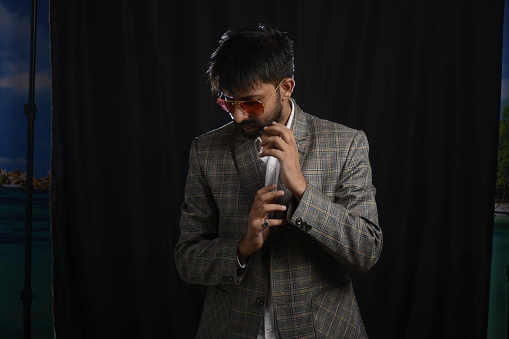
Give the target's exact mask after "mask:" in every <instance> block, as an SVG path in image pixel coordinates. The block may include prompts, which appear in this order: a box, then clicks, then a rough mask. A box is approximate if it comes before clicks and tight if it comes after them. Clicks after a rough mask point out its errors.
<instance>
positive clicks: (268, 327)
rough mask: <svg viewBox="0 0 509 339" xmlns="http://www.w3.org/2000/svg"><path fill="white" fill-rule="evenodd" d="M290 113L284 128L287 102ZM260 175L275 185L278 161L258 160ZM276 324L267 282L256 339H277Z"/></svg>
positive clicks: (270, 158)
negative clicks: (287, 115) (286, 116)
mask: <svg viewBox="0 0 509 339" xmlns="http://www.w3.org/2000/svg"><path fill="white" fill-rule="evenodd" d="M289 102H290V106H291V107H292V112H291V113H290V117H289V118H288V122H287V123H286V127H288V128H291V126H292V122H293V116H294V106H293V102H292V101H291V100H289ZM261 141H262V140H261V139H260V138H257V139H256V140H255V146H256V149H257V151H258V153H260V152H261V148H260V143H261ZM260 161H261V162H260V165H261V168H262V169H261V174H262V176H263V174H264V173H265V186H268V185H273V184H277V181H278V179H279V169H280V165H279V160H278V159H277V158H274V157H271V156H265V157H263V158H260ZM277 333H278V332H277V328H276V323H275V321H274V307H273V305H272V290H271V283H270V281H269V288H268V289H267V297H266V298H265V304H264V311H263V322H262V323H261V324H260V332H258V339H264V338H265V339H278V338H279V336H278V334H277Z"/></svg>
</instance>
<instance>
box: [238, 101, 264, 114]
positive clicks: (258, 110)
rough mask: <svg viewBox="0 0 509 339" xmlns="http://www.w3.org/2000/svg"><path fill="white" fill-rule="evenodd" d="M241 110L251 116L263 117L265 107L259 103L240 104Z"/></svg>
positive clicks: (247, 102)
mask: <svg viewBox="0 0 509 339" xmlns="http://www.w3.org/2000/svg"><path fill="white" fill-rule="evenodd" d="M239 105H240V108H242V110H243V111H244V112H246V113H247V114H249V115H262V114H263V108H264V107H263V105H262V103H261V102H259V101H246V102H242V103H240V104H239Z"/></svg>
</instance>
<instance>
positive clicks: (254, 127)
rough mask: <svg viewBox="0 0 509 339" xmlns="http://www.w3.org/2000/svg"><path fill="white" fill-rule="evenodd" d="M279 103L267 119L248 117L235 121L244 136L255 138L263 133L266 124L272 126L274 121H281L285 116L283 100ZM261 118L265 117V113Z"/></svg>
mask: <svg viewBox="0 0 509 339" xmlns="http://www.w3.org/2000/svg"><path fill="white" fill-rule="evenodd" d="M278 103H279V104H278V106H277V107H276V108H275V110H274V111H273V112H272V114H271V115H270V117H269V115H267V117H269V118H268V119H266V120H255V119H247V120H244V121H242V122H241V123H237V122H234V124H235V125H236V126H237V127H238V128H239V130H240V134H242V136H243V137H244V138H247V139H253V140H254V139H256V138H258V137H260V136H261V135H262V134H263V128H264V127H265V126H270V125H271V124H272V122H273V121H276V122H280V120H281V117H282V116H283V105H282V104H281V101H278ZM261 118H263V115H262V116H261ZM243 127H248V128H249V129H250V130H251V131H246V130H245V129H244V128H243Z"/></svg>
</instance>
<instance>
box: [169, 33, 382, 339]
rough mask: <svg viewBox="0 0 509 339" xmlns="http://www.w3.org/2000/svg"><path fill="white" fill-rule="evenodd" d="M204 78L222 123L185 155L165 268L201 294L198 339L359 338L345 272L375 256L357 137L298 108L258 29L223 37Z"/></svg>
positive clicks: (286, 44)
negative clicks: (173, 242)
mask: <svg viewBox="0 0 509 339" xmlns="http://www.w3.org/2000/svg"><path fill="white" fill-rule="evenodd" d="M208 76H209V81H210V83H211V87H212V91H213V92H214V93H216V94H218V95H219V99H217V102H218V104H219V105H220V106H221V107H222V108H224V109H225V110H226V111H227V112H228V113H230V115H231V116H232V118H233V122H231V123H229V124H227V125H225V126H223V127H221V128H219V129H216V130H214V131H211V132H209V133H207V134H205V135H202V136H200V137H198V138H196V139H195V140H194V141H193V143H192V146H191V151H190V160H189V173H188V177H187V183H186V191H185V201H184V203H183V205H182V217H181V222H180V227H181V236H180V239H179V241H178V244H177V246H176V248H175V260H176V264H177V268H178V270H179V273H180V275H181V276H182V278H183V279H184V280H185V281H186V282H189V283H192V284H202V285H207V286H208V290H207V296H206V300H205V305H204V309H203V313H202V316H201V320H200V325H199V330H198V334H197V337H198V338H300V339H302V338H365V337H367V335H366V331H365V329H364V325H363V323H362V320H361V317H360V313H359V310H358V307H357V302H356V299H355V296H354V292H353V288H352V283H351V281H350V278H349V273H348V272H349V270H352V271H360V272H364V271H367V270H369V269H370V268H371V267H372V266H373V265H374V264H375V263H376V261H377V260H378V257H379V255H380V251H381V248H382V233H381V230H380V228H379V226H378V214H377V209H376V203H375V188H374V187H373V185H372V182H371V168H370V164H369V159H368V143H367V140H366V137H365V135H364V133H363V132H362V131H357V130H353V129H350V128H347V127H345V126H342V125H339V124H335V123H332V122H328V121H325V120H321V119H319V118H317V117H314V116H311V115H309V114H307V113H304V112H303V111H302V110H301V109H300V108H299V106H297V104H296V102H295V101H294V100H293V99H292V98H291V95H292V91H293V89H294V86H295V81H294V79H293V43H292V41H291V40H290V39H289V38H288V37H287V36H286V34H284V33H282V32H280V31H278V30H275V29H272V28H270V27H268V26H263V25H261V26H259V27H258V28H256V29H240V30H231V31H228V32H226V33H225V34H224V35H223V36H222V38H221V41H220V44H219V47H218V48H217V50H216V51H215V52H214V53H213V54H212V57H211V63H210V66H209V70H208Z"/></svg>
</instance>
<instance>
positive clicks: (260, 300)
mask: <svg viewBox="0 0 509 339" xmlns="http://www.w3.org/2000/svg"><path fill="white" fill-rule="evenodd" d="M264 301H265V299H264V298H262V297H259V298H256V303H257V304H258V305H263V302H264Z"/></svg>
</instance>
